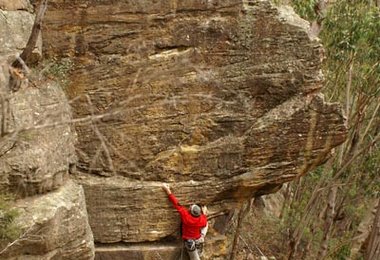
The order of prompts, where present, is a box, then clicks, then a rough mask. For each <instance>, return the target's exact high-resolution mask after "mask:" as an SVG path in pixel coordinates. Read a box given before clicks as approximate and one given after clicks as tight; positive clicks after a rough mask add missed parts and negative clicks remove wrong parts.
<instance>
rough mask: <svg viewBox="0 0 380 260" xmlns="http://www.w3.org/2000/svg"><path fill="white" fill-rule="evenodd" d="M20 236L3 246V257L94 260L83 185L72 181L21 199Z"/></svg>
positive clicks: (11, 259) (11, 258)
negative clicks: (5, 246) (50, 190)
mask: <svg viewBox="0 0 380 260" xmlns="http://www.w3.org/2000/svg"><path fill="white" fill-rule="evenodd" d="M15 207H16V208H18V209H19V211H20V215H19V217H18V218H17V219H16V221H17V223H18V226H19V227H20V228H22V230H23V232H22V236H21V237H20V239H19V240H18V241H17V242H15V243H13V244H11V245H10V246H8V247H7V248H5V249H0V259H8V260H13V259H14V260H16V259H18V260H20V259H25V260H26V259H28V260H33V259H35V260H37V259H38V260H48V259H49V260H50V259H62V260H63V259H66V260H72V259H78V260H79V259H83V260H88V259H93V258H94V243H93V237H92V232H91V229H90V226H89V224H88V220H87V219H88V217H87V211H86V204H85V198H84V194H83V188H82V187H80V186H79V185H77V184H75V183H74V182H72V181H69V182H66V184H65V185H64V186H62V187H61V188H60V189H59V190H57V191H54V192H51V193H49V194H46V195H43V196H35V197H29V198H26V199H23V200H19V201H18V202H17V204H16V206H15Z"/></svg>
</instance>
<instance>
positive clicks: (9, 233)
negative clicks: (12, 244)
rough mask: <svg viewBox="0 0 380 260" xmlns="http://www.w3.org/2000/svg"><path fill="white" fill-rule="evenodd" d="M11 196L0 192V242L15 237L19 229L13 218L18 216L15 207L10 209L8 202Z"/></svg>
mask: <svg viewBox="0 0 380 260" xmlns="http://www.w3.org/2000/svg"><path fill="white" fill-rule="evenodd" d="M11 200H12V198H11V197H10V196H9V195H5V194H0V242H1V241H8V240H14V239H16V238H17V237H18V236H19V234H20V230H19V228H18V227H17V226H16V225H15V223H14V220H15V218H16V217H17V216H18V212H17V211H16V210H15V209H11V207H10V205H9V203H10V201H11Z"/></svg>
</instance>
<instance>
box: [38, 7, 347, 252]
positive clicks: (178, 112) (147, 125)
mask: <svg viewBox="0 0 380 260" xmlns="http://www.w3.org/2000/svg"><path fill="white" fill-rule="evenodd" d="M68 17H71V18H70V19H68ZM43 43H44V51H45V54H46V56H47V57H48V58H53V57H54V58H58V59H59V58H70V59H72V60H73V61H74V64H75V67H74V68H73V70H72V73H71V75H70V78H69V80H70V84H69V86H67V88H66V89H65V90H66V93H67V95H68V96H69V97H70V98H71V99H72V102H71V104H72V106H73V112H74V116H75V117H76V118H77V122H79V123H78V124H76V131H77V133H78V144H77V145H76V149H77V156H78V162H77V167H78V171H77V173H76V174H75V176H76V177H75V178H76V181H77V182H78V183H80V184H81V185H83V187H84V194H85V197H86V203H87V210H88V214H89V216H88V217H89V222H90V226H91V229H92V231H93V233H94V239H95V241H96V242H97V243H99V247H98V258H99V259H101V257H104V258H106V257H107V255H108V256H110V255H112V254H113V259H117V257H118V256H119V257H121V256H120V255H122V254H121V253H120V254H118V252H122V251H123V250H126V251H128V250H129V251H128V252H132V253H131V254H135V256H136V257H139V259H142V258H145V259H148V258H149V257H151V256H149V254H148V253H147V254H144V253H143V252H142V251H144V250H146V251H148V249H149V247H147V246H146V244H144V246H141V247H132V246H130V245H131V244H128V243H143V242H149V241H150V242H153V241H158V242H161V244H162V245H164V244H165V243H166V242H168V241H171V240H172V239H174V238H175V237H176V231H177V230H178V227H179V219H178V216H177V215H176V214H175V213H174V211H173V209H172V207H171V205H169V202H168V201H167V198H166V196H165V195H164V193H163V192H162V191H161V189H160V185H161V184H162V182H169V183H171V184H172V186H173V190H174V192H175V194H177V195H178V197H179V199H180V201H181V202H182V203H183V204H188V203H190V202H199V203H202V204H206V205H208V206H209V209H210V211H211V214H212V215H213V216H216V215H221V214H222V213H223V212H226V211H228V210H229V209H231V208H234V207H237V206H238V205H239V203H240V202H241V201H243V200H245V199H247V198H250V197H252V196H255V195H261V194H266V193H270V192H273V191H275V190H276V189H277V188H278V187H279V186H281V184H282V183H284V182H287V181H290V180H292V179H294V178H296V177H297V176H300V175H302V174H305V173H307V172H308V171H309V170H311V169H313V168H315V167H316V166H317V165H319V164H321V163H323V162H324V161H325V160H326V158H327V157H328V156H329V154H330V152H331V150H332V149H333V148H334V147H335V146H337V145H339V144H340V143H342V142H343V141H344V138H345V133H346V129H345V127H344V119H343V116H342V114H341V111H340V110H339V107H338V106H337V105H336V104H328V103H325V102H324V100H323V97H322V96H321V95H320V94H319V91H320V89H321V87H322V85H323V76H322V74H321V59H322V58H323V50H322V47H321V46H320V44H319V42H318V39H311V38H310V37H309V35H308V24H307V23H306V22H305V21H303V20H301V19H300V18H299V17H298V16H296V15H295V14H294V12H293V11H292V10H290V9H288V8H284V7H281V8H278V7H275V6H274V5H273V4H272V3H271V2H270V1H268V0H224V1H219V0H213V1H211V0H210V1H203V0H179V1H177V0H174V1H163V0H142V1H111V0H103V1H94V0H79V1H63V0H51V1H49V9H48V13H47V15H46V19H45V26H44V34H43ZM58 161H59V160H58ZM217 219H218V218H215V219H214V220H213V221H218V220H217ZM211 231H212V230H211ZM216 237H217V234H216V233H213V236H210V238H211V239H212V238H216ZM217 241H219V240H217ZM119 242H127V244H116V243H119ZM100 244H102V246H101V245H100ZM107 244H108V245H115V246H114V247H112V248H111V249H109V247H107V246H106V245H107ZM125 245H129V247H126V246H125ZM139 245H141V244H139ZM107 248H108V249H107ZM126 248H129V249H128V250H127V249H126ZM136 248H137V249H136ZM152 248H153V247H150V249H151V250H152ZM157 248H158V247H154V249H153V252H154V251H155V252H161V251H157V250H159V249H157ZM215 248H216V249H215V250H214V252H213V253H214V254H215V255H217V254H223V253H226V250H227V249H228V247H227V249H226V248H225V247H224V248H223V245H220V244H218V243H215ZM170 250H174V249H170ZM170 250H169V251H170ZM223 250H224V251H223ZM222 251H223V252H222ZM127 254H128V253H125V255H124V257H126V255H127ZM163 254H164V253H163ZM208 254H209V255H210V254H211V253H210V252H208ZM167 257H168V259H170V257H171V255H170V254H169V255H168V256H167Z"/></svg>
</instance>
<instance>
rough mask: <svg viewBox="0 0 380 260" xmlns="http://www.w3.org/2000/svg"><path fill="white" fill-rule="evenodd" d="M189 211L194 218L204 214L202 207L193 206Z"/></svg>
mask: <svg viewBox="0 0 380 260" xmlns="http://www.w3.org/2000/svg"><path fill="white" fill-rule="evenodd" d="M189 211H190V214H191V215H192V216H194V217H199V216H200V215H201V214H202V210H201V207H200V206H198V205H196V204H193V205H191V206H190V208H189Z"/></svg>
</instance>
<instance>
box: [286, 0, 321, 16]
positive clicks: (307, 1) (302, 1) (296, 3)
mask: <svg viewBox="0 0 380 260" xmlns="http://www.w3.org/2000/svg"><path fill="white" fill-rule="evenodd" d="M316 2H317V0H292V1H291V3H292V6H293V8H294V10H295V11H296V13H297V14H298V15H299V16H301V17H302V18H303V19H305V20H308V21H312V20H315V19H316V18H317V17H316V13H315V11H314V7H315V4H316Z"/></svg>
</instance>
